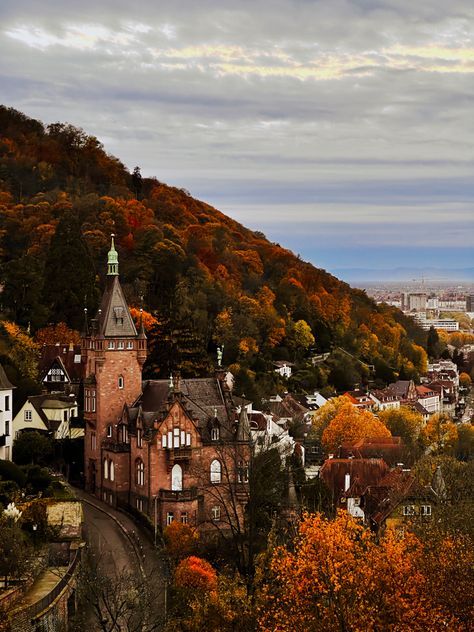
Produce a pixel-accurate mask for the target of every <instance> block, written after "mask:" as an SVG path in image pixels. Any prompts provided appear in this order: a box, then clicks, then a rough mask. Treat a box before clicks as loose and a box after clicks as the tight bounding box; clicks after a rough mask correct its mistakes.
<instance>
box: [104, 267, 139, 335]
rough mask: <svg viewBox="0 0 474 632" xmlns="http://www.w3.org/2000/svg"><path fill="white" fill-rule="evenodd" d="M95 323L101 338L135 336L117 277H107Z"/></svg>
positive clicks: (133, 326) (135, 332)
mask: <svg viewBox="0 0 474 632" xmlns="http://www.w3.org/2000/svg"><path fill="white" fill-rule="evenodd" d="M97 321H98V334H99V335H101V336H105V337H117V338H122V337H129V338H130V337H136V336H137V330H136V327H135V324H134V322H133V319H132V316H131V315H130V311H129V309H128V305H127V301H126V300H125V296H124V293H123V290H122V287H121V285H120V281H119V277H118V276H108V277H107V285H106V288H105V291H104V294H103V296H102V301H101V303H100V308H99V311H98V313H97Z"/></svg>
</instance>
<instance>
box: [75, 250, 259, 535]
mask: <svg viewBox="0 0 474 632" xmlns="http://www.w3.org/2000/svg"><path fill="white" fill-rule="evenodd" d="M146 356H147V340H146V335H145V333H144V330H143V327H142V326H141V327H140V328H139V331H137V329H136V327H135V324H134V322H133V320H132V318H131V315H130V312H129V309H128V306H127V303H126V300H125V297H124V294H123V291H122V288H121V286H120V281H119V274H118V255H117V252H116V250H115V247H114V244H113V240H112V247H111V250H110V252H109V255H108V269H107V285H106V289H105V292H104V295H103V297H102V302H101V305H100V308H99V311H98V313H97V316H96V318H95V319H93V320H92V321H91V322H90V323H88V322H86V324H85V331H84V334H83V339H82V363H83V368H84V418H85V421H86V433H85V478H86V488H87V489H88V490H89V491H91V492H92V493H94V494H96V495H97V496H98V497H100V498H101V499H102V500H104V501H105V502H107V503H110V504H111V505H115V506H127V507H132V508H134V509H135V510H137V511H139V512H141V513H143V514H145V515H146V516H148V518H149V520H150V521H151V522H152V523H153V524H154V526H155V528H161V527H164V526H166V525H167V524H170V523H171V522H173V521H174V520H179V521H181V522H183V523H190V524H193V525H197V526H199V527H200V528H201V529H202V530H205V529H209V530H211V529H213V530H215V529H218V530H221V531H226V530H228V529H234V528H238V526H239V524H240V523H242V521H243V515H244V507H245V504H246V500H247V492H248V467H249V457H250V425H249V420H248V417H247V413H246V410H245V408H244V409H243V410H242V412H241V414H240V415H237V412H236V407H235V405H234V403H233V400H232V395H231V390H230V388H229V382H228V379H227V374H226V372H225V371H224V370H221V369H220V368H219V369H218V370H217V371H216V373H215V375H214V376H211V377H206V378H200V379H186V380H184V379H183V380H181V379H179V376H173V377H170V379H169V380H149V381H147V382H145V383H144V384H142V367H143V364H144V362H145V360H146Z"/></svg>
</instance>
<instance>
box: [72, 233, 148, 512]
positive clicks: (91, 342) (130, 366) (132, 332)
mask: <svg viewBox="0 0 474 632" xmlns="http://www.w3.org/2000/svg"><path fill="white" fill-rule="evenodd" d="M146 354H147V347H146V336H145V333H144V330H143V326H140V331H138V332H137V329H136V327H135V324H134V322H133V320H132V317H131V315H130V311H129V309H128V305H127V302H126V300H125V296H124V294H123V290H122V288H121V285H120V281H119V264H118V253H117V251H116V249H115V245H114V235H112V239H111V247H110V250H109V253H108V259H107V280H106V287H105V291H104V294H103V296H102V301H101V304H100V308H99V310H98V312H97V315H96V317H95V318H94V319H92V320H91V321H90V323H89V322H88V319H87V312H86V318H85V323H84V332H83V334H82V341H81V356H82V363H83V376H84V419H85V426H86V427H85V439H84V467H85V479H86V489H88V490H89V491H91V492H93V493H95V494H97V495H98V496H100V497H102V498H103V499H104V500H106V501H107V502H111V503H115V502H116V499H117V498H119V497H120V494H121V493H123V490H122V489H121V483H120V481H121V480H128V473H129V467H130V463H129V461H130V445H129V443H128V437H126V436H124V433H126V429H124V428H122V427H120V426H119V423H118V422H119V420H120V418H121V415H122V410H123V407H124V405H125V404H128V405H131V404H133V403H134V402H135V400H136V399H137V398H138V397H139V395H140V393H141V390H142V367H143V364H144V362H145V360H146Z"/></svg>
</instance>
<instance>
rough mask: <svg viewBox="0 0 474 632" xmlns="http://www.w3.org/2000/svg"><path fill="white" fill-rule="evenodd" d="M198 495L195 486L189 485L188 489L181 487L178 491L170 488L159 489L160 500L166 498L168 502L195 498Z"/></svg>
mask: <svg viewBox="0 0 474 632" xmlns="http://www.w3.org/2000/svg"><path fill="white" fill-rule="evenodd" d="M197 497H198V491H197V488H196V487H190V488H189V489H182V490H180V491H172V490H171V489H160V492H159V498H160V500H167V501H168V502H169V501H171V502H183V501H191V500H196V499H197Z"/></svg>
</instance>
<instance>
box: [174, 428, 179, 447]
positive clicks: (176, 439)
mask: <svg viewBox="0 0 474 632" xmlns="http://www.w3.org/2000/svg"><path fill="white" fill-rule="evenodd" d="M173 435H174V440H173V448H179V428H173Z"/></svg>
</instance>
